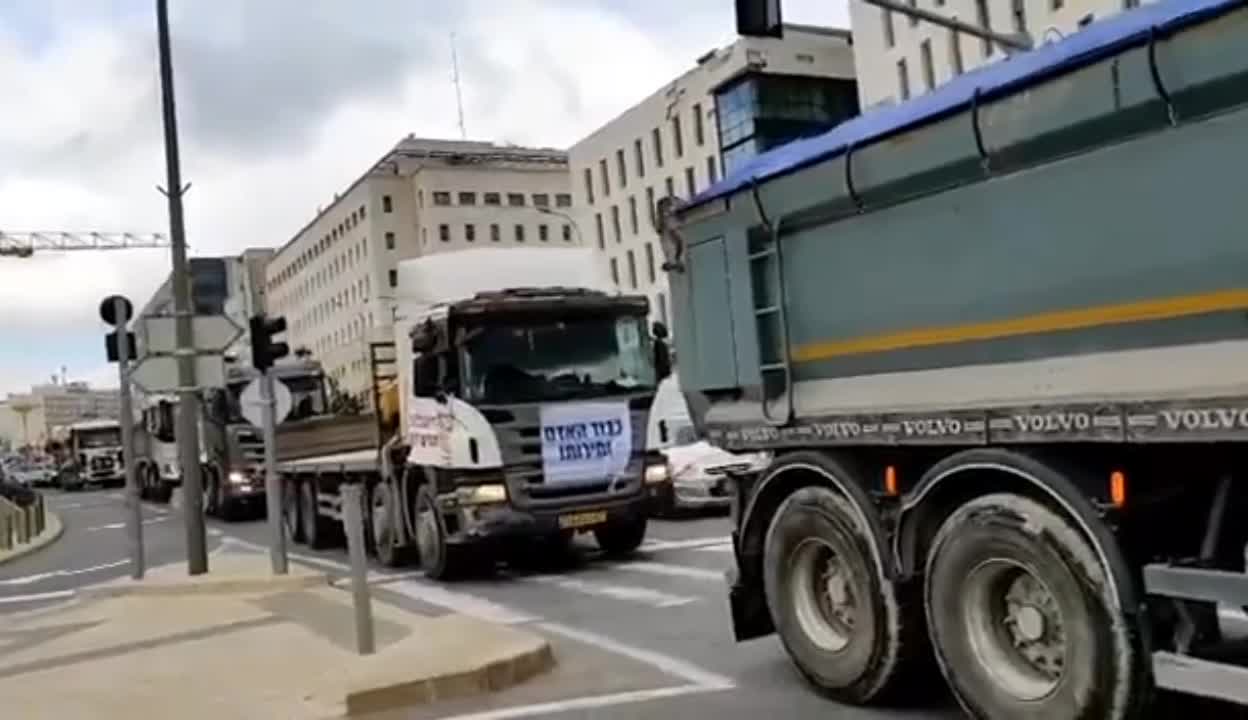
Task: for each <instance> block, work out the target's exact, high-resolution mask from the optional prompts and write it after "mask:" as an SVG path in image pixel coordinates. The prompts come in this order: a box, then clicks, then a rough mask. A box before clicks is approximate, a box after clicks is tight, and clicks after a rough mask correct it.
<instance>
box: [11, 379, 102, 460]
mask: <svg viewBox="0 0 1248 720" xmlns="http://www.w3.org/2000/svg"><path fill="white" fill-rule="evenodd" d="M120 414H121V396H120V395H119V394H118V392H117V390H116V389H112V390H107V389H93V388H91V387H90V386H89V385H88V384H87V383H85V382H55V383H47V384H43V385H36V386H34V387H32V388H31V389H30V392H29V393H24V394H20V395H13V394H10V395H9V396H8V398H7V399H6V400H4V401H3V402H0V437H4V438H5V439H6V440H7V442H8V444H9V446H10V447H15V448H16V447H22V446H23V445H26V444H29V445H31V446H33V447H43V446H44V444H45V443H47V442H48V440H49V439H51V438H52V434H53V430H54V429H55V428H58V427H65V426H68V425H72V424H74V423H76V422H81V421H83V420H104V419H108V420H111V419H116V418H118V417H119V416H120Z"/></svg>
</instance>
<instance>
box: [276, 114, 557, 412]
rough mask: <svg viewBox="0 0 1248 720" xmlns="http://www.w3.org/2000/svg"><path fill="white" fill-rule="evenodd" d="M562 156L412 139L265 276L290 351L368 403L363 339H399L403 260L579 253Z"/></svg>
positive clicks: (279, 255)
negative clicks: (465, 252)
mask: <svg viewBox="0 0 1248 720" xmlns="http://www.w3.org/2000/svg"><path fill="white" fill-rule="evenodd" d="M572 211H573V201H572V194H571V190H570V182H569V178H568V161H567V154H566V153H564V152H562V151H559V150H551V149H534V148H522V147H515V146H508V145H495V144H492V143H485V142H467V141H446V140H424V139H417V138H414V137H411V136H409V137H407V138H405V139H404V140H402V141H401V142H399V143H398V145H396V146H395V148H394V149H393V150H392V151H390V152H389V153H387V154H386V155H385V156H384V157H382V158H381V159H380V160H378V161H377V162H376V163H375V164H374V165H373V166H372V167H371V168H370V169H369V170H368V171H367V172H365V173H364V174H363V175H362V176H361V177H360V178H359V179H357V180H356V181H355V182H354V183H352V184H351V186H350V187H348V188H347V190H346V191H345V192H343V193H341V194H340V195H336V196H335V197H334V200H333V202H332V203H330V205H329V206H328V207H324V208H321V209H320V210H319V211H318V212H317V214H316V217H315V218H313V219H312V221H311V222H309V223H308V224H307V225H306V226H305V227H304V228H303V229H301V230H300V231H299V232H298V233H296V234H295V236H294V237H293V238H292V239H291V240H290V241H289V242H287V243H286V244H285V245H284V246H282V247H281V248H280V249H279V250H278V251H277V252H276V253H275V254H274V256H273V257H272V259H271V260H270V261H269V263H268V265H267V267H266V271H265V275H266V288H267V291H268V298H267V311H268V313H269V314H270V315H281V316H284V317H285V318H286V322H287V326H288V331H287V343H288V344H289V345H290V346H291V348H293V349H296V350H307V351H308V352H310V353H311V354H312V357H314V358H316V359H318V360H320V361H321V363H322V366H323V367H324V368H325V371H326V373H327V374H328V375H329V376H330V377H331V378H333V379H334V380H335V381H336V383H337V385H338V388H339V390H340V391H341V392H343V393H347V394H351V395H354V396H356V397H358V398H360V399H361V400H362V401H364V402H365V403H368V402H370V401H371V382H372V380H371V377H370V373H371V367H370V361H369V343H370V342H392V341H394V329H393V320H394V317H393V313H394V312H395V308H396V306H397V301H398V296H397V293H398V292H399V288H398V287H397V285H398V270H397V265H398V262H399V261H400V260H406V259H409V258H414V257H419V256H421V255H425V254H429V253H438V252H448V251H454V250H461V249H465V248H469V247H475V246H478V245H502V246H526V247H528V246H539V247H541V246H552V247H554V246H559V247H566V246H570V245H579V244H580V243H581V228H580V227H579V226H578V225H577V223H576V221H575V219H574V217H573V215H572V214H571V213H572Z"/></svg>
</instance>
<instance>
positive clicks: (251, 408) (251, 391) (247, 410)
mask: <svg viewBox="0 0 1248 720" xmlns="http://www.w3.org/2000/svg"><path fill="white" fill-rule="evenodd" d="M273 399H274V401H275V402H276V405H275V407H274V410H275V411H276V412H275V417H274V419H273V422H274V423H280V422H282V421H283V420H285V419H286V417H287V416H288V415H290V411H291V408H293V407H294V402H295V401H294V398H293V397H291V394H290V388H288V387H286V383H284V382H282V381H281V380H276V379H275V380H274V381H273ZM238 404H239V405H240V406H241V407H242V410H241V412H242V414H243V418H245V419H246V420H247V422H249V423H251V424H252V425H254V426H255V427H263V426H264V393H262V392H261V391H260V378H256V379H255V380H252V381H251V382H249V383H247V387H246V388H244V389H243V394H242V395H239V396H238Z"/></svg>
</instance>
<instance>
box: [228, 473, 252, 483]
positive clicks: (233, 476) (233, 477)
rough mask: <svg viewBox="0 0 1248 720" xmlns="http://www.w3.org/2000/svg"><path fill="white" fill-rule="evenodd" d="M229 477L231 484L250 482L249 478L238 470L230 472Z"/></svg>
mask: <svg viewBox="0 0 1248 720" xmlns="http://www.w3.org/2000/svg"><path fill="white" fill-rule="evenodd" d="M229 479H230V484H231V485H246V484H247V483H249V482H251V478H249V477H247V476H246V475H245V474H243V473H241V472H238V471H237V470H235V471H234V472H231V473H230V478H229Z"/></svg>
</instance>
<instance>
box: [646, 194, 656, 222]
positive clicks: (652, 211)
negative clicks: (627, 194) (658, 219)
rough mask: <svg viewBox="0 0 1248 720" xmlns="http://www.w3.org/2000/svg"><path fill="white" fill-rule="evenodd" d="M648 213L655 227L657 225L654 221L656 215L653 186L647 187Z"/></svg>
mask: <svg viewBox="0 0 1248 720" xmlns="http://www.w3.org/2000/svg"><path fill="white" fill-rule="evenodd" d="M646 213H648V214H649V216H650V227H654V225H655V222H654V217H655V209H654V188H652V187H648V188H646Z"/></svg>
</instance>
